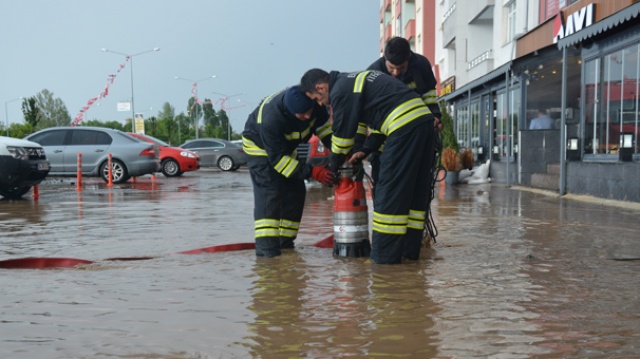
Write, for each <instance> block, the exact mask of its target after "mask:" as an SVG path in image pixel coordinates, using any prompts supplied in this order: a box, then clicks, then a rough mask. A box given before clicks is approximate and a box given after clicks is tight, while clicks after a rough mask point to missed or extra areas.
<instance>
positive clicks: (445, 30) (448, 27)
mask: <svg viewBox="0 0 640 359" xmlns="http://www.w3.org/2000/svg"><path fill="white" fill-rule="evenodd" d="M456 30H457V29H456V4H455V3H454V4H453V5H451V7H450V8H449V9H448V10H447V12H445V14H444V16H442V47H447V46H449V44H451V42H452V41H453V40H454V39H455V38H456Z"/></svg>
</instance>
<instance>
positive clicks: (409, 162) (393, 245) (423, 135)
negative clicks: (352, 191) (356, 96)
mask: <svg viewBox="0 0 640 359" xmlns="http://www.w3.org/2000/svg"><path fill="white" fill-rule="evenodd" d="M433 132H434V128H433V117H432V116H430V115H429V116H422V117H420V118H418V119H416V120H414V121H413V122H411V123H410V124H408V125H405V126H403V127H402V128H400V129H398V130H396V131H395V132H394V133H392V134H391V135H390V136H388V137H387V140H386V144H385V146H384V151H382V153H381V154H380V164H379V174H378V181H377V183H375V187H374V191H375V193H374V200H373V228H372V229H373V231H372V232H373V233H372V238H371V260H372V261H373V262H375V263H382V264H394V263H400V261H401V260H402V258H403V257H404V258H408V259H418V258H419V256H420V246H421V243H422V236H423V231H424V223H425V220H426V216H427V211H428V206H429V195H430V192H431V178H430V173H431V165H432V163H431V162H433V156H434V153H433V151H434V150H435V141H434V133H433Z"/></svg>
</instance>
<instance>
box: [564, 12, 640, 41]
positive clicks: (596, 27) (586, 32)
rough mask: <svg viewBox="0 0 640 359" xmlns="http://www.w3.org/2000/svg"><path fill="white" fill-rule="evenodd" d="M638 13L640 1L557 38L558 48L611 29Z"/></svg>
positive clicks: (636, 15) (633, 17)
mask: <svg viewBox="0 0 640 359" xmlns="http://www.w3.org/2000/svg"><path fill="white" fill-rule="evenodd" d="M638 14H640V2H637V3H635V4H633V5H631V6H627V7H626V8H624V9H622V10H620V11H618V12H617V13H615V14H613V15H611V16H609V17H607V18H604V19H602V20H600V21H598V22H596V23H595V24H593V25H591V26H589V27H587V28H585V29H583V30H581V31H578V32H576V33H575V34H572V35H569V36H567V37H565V38H562V39H560V40H558V48H559V49H563V48H565V47H569V46H572V45H575V44H577V43H580V42H582V41H584V40H586V39H588V38H590V37H592V36H595V35H598V34H601V33H603V32H605V31H608V30H611V29H613V28H614V27H617V26H620V25H622V24H623V23H625V22H627V21H630V20H632V19H635V18H636V17H638Z"/></svg>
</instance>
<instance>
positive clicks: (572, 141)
mask: <svg viewBox="0 0 640 359" xmlns="http://www.w3.org/2000/svg"><path fill="white" fill-rule="evenodd" d="M567 149H569V150H571V151H577V150H578V138H577V137H571V138H569V141H568V143H567Z"/></svg>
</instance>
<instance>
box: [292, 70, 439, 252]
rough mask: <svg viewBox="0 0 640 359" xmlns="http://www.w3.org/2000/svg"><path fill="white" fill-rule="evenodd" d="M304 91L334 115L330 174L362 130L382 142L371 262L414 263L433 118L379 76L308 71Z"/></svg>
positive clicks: (397, 84) (408, 93) (415, 98)
mask: <svg viewBox="0 0 640 359" xmlns="http://www.w3.org/2000/svg"><path fill="white" fill-rule="evenodd" d="M301 86H302V90H303V91H304V92H305V93H306V94H307V96H309V97H310V98H312V99H314V100H316V101H318V102H319V103H321V104H323V105H325V106H327V105H331V107H332V109H333V136H332V141H331V143H332V144H331V158H330V161H331V163H330V170H331V171H333V172H335V171H337V170H338V168H339V166H342V164H343V163H344V161H345V160H346V159H347V156H348V155H349V154H350V153H351V152H352V150H353V146H354V144H355V137H356V135H357V134H358V133H359V129H360V128H362V125H363V123H361V122H359V120H361V119H362V120H363V121H365V122H364V125H366V126H368V127H369V128H371V129H373V130H375V131H378V132H380V133H382V134H383V135H384V136H385V137H386V144H385V148H384V151H383V152H382V154H381V155H380V173H379V178H378V182H377V183H376V186H375V196H374V201H373V235H372V238H371V255H370V258H371V261H372V262H375V263H385V264H394V263H400V262H401V260H402V258H408V259H418V258H419V256H420V246H421V243H422V233H423V229H424V223H425V217H426V211H427V206H428V200H427V199H428V194H429V190H430V189H429V186H426V185H425V184H426V183H429V176H430V171H431V162H432V159H433V151H434V148H435V141H434V140H435V136H434V133H433V132H434V131H435V130H434V125H433V123H434V118H433V115H432V114H431V111H429V108H428V107H427V106H426V105H425V104H424V102H423V101H422V99H421V97H420V96H419V95H418V94H417V93H416V92H415V91H413V90H412V89H410V88H409V87H408V86H406V85H405V84H403V83H402V82H401V81H399V80H398V79H395V78H393V77H392V76H389V75H387V74H384V73H382V72H379V71H370V70H368V71H361V72H355V73H340V72H336V71H332V72H331V73H327V72H326V71H324V70H321V69H311V70H309V71H307V72H306V73H305V74H304V76H302V80H301Z"/></svg>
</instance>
